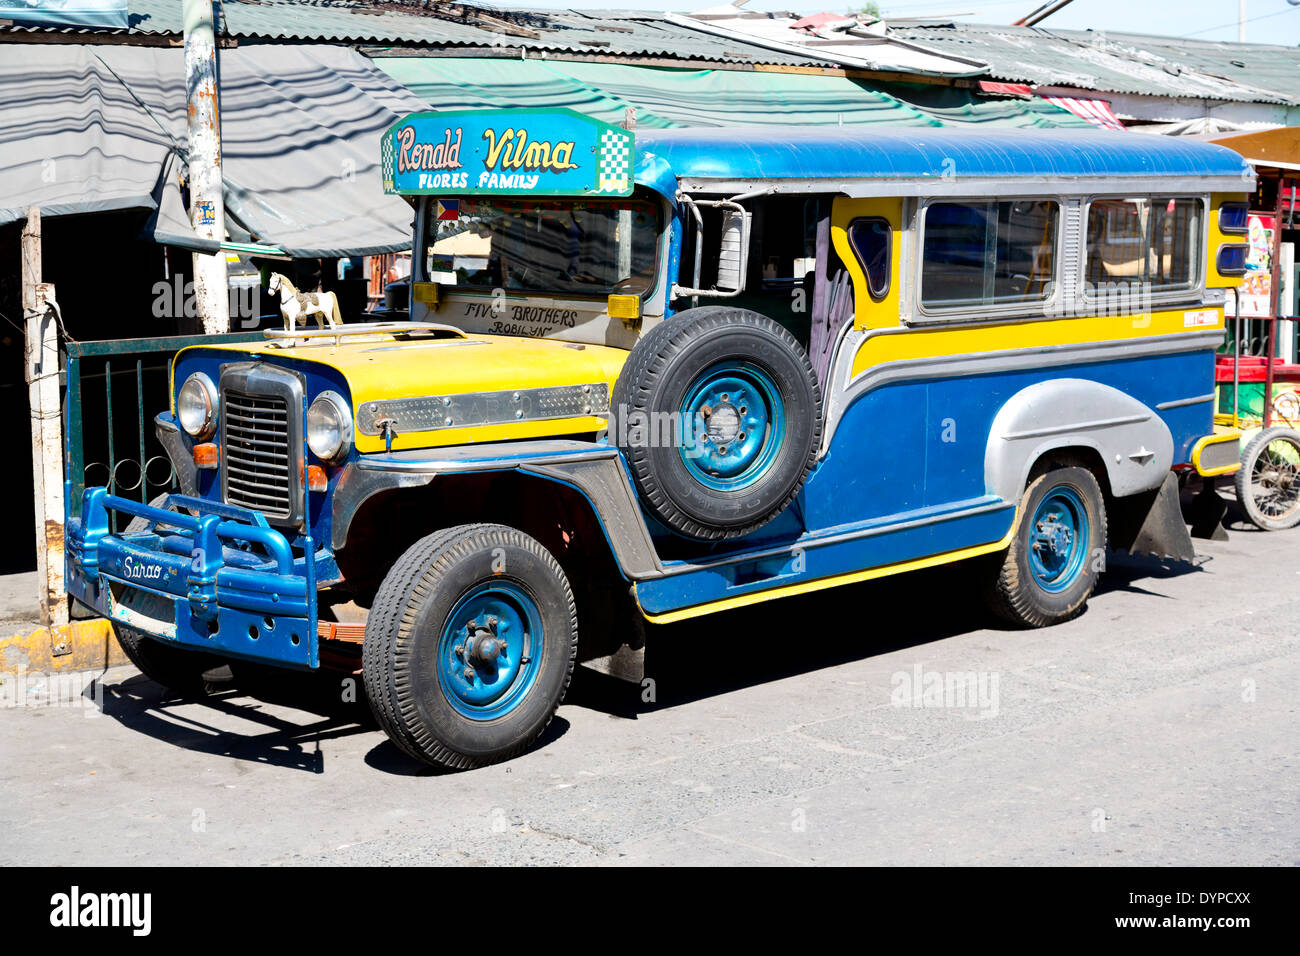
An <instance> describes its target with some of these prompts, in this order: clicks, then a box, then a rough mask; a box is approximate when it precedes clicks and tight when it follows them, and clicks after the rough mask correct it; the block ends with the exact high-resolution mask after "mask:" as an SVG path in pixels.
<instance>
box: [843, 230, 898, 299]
mask: <svg viewBox="0 0 1300 956" xmlns="http://www.w3.org/2000/svg"><path fill="white" fill-rule="evenodd" d="M849 245H850V246H851V247H852V249H853V254H854V255H855V256H857V257H858V263H859V264H860V265H861V266H862V271H863V272H865V273H866V276H867V292H869V293H870V294H871V298H873V299H875V300H876V301H877V302H879V301H880V300H881V299H883V298H884V297H885V296H886V295H888V294H889V265H890V255H891V251H892V249H893V230H892V229H891V228H890V225H889V221H888V220H886V219H880V218H878V217H874V216H873V217H866V218H862V219H854V220H853V221H852V222H851V223H849Z"/></svg>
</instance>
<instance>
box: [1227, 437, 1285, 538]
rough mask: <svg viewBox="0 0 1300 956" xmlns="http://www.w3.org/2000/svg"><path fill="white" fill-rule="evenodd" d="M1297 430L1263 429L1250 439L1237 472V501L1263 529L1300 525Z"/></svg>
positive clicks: (1270, 529) (1248, 516) (1269, 529)
mask: <svg viewBox="0 0 1300 956" xmlns="http://www.w3.org/2000/svg"><path fill="white" fill-rule="evenodd" d="M1297 461H1300V432H1297V431H1295V430H1294V429H1291V428H1281V427H1276V428H1266V429H1264V430H1263V431H1261V432H1260V433H1259V434H1258V435H1256V436H1255V437H1254V438H1253V439H1251V441H1250V443H1249V444H1248V445H1247V446H1246V451H1245V452H1244V453H1243V454H1242V456H1241V469H1240V470H1239V471H1238V472H1237V475H1236V485H1237V502H1238V503H1239V504H1240V505H1241V510H1242V511H1244V512H1246V517H1247V518H1249V519H1250V521H1251V523H1252V524H1254V525H1255V526H1256V527H1258V528H1262V529H1263V530H1265V531H1285V530H1286V529H1288V528H1294V527H1295V526H1296V525H1298V524H1300V470H1297V467H1296V462H1297Z"/></svg>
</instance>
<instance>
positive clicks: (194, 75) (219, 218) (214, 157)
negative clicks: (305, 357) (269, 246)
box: [184, 0, 230, 335]
mask: <svg viewBox="0 0 1300 956" xmlns="http://www.w3.org/2000/svg"><path fill="white" fill-rule="evenodd" d="M184 22H185V97H186V115H187V117H188V123H187V128H188V133H189V137H188V138H189V177H188V178H189V187H190V224H191V225H193V227H194V231H195V232H196V233H197V234H198V235H199V236H200V237H201V238H203V239H214V240H216V241H217V242H222V241H224V240H225V238H226V205H225V202H224V200H223V198H222V179H221V117H220V112H219V110H218V108H217V47H216V40H215V37H214V35H213V29H212V0H184ZM194 303H195V306H196V308H197V309H198V314H199V319H200V320H201V321H202V323H203V332H204V334H205V335H217V334H220V333H222V332H229V331H230V291H229V284H228V281H227V277H226V256H225V253H224V252H221V253H218V254H217V255H205V254H203V253H201V252H196V253H194Z"/></svg>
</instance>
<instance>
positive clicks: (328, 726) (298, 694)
mask: <svg viewBox="0 0 1300 956" xmlns="http://www.w3.org/2000/svg"><path fill="white" fill-rule="evenodd" d="M973 570H974V568H972V567H971V565H970V564H969V563H962V564H954V565H947V566H942V567H937V568H929V569H926V570H921V571H914V572H911V573H908V574H902V575H897V576H894V577H889V578H883V579H879V580H876V581H868V582H864V583H861V584H855V585H847V586H844V587H838V588H830V589H827V590H825V591H819V592H814V593H812V594H805V595H800V596H797V597H789V598H783V599H780V600H776V601H771V602H767V603H763V604H756V605H751V606H750V607H745V608H739V609H737V610H734V611H729V612H723V613H719V614H714V615H708V616H705V617H702V618H696V619H694V620H689V621H682V622H679V623H676V624H668V625H647V633H646V643H647V648H648V650H647V656H646V674H647V676H648V677H650V678H651V679H652V680H653V681H654V685H653V695H648V694H647V688H646V687H645V686H644V685H642V684H637V683H632V682H628V681H624V680H619V679H617V678H613V677H609V676H607V675H605V674H600V673H597V672H595V671H593V670H590V669H588V668H585V667H578V668H576V669H575V673H574V679H573V683H572V685H571V686H570V688H569V692H568V695H567V697H566V699H565V703H566V706H576V707H583V708H586V709H589V710H593V711H596V712H598V713H603V714H606V715H608V716H610V717H614V718H622V719H627V720H635V719H636V718H637V716H638V715H640V714H642V713H647V712H649V711H652V710H657V709H661V708H667V707H678V706H682V705H684V704H688V703H691V702H693V701H696V700H700V699H703V698H707V697H712V696H716V695H720V694H725V693H729V692H731V691H735V690H740V689H742V688H745V687H751V686H755V685H760V684H765V683H770V682H772V681H777V680H783V679H786V678H789V677H797V676H799V675H800V674H807V673H812V672H815V671H819V670H823V669H825V668H829V667H835V666H838V665H841V664H845V663H848V662H849V661H855V660H863V659H866V658H870V657H874V656H877V655H881V654H887V653H890V652H892V651H896V650H900V649H903V648H908V647H916V646H919V645H923V644H928V643H931V642H933V641H938V640H943V639H945V638H951V637H956V636H959V635H963V634H968V633H971V632H975V631H980V630H984V629H993V630H1009V629H1010V627H1009V626H1008V625H1005V624H1003V623H1001V622H1000V621H998V620H996V619H995V618H994V617H993V616H992V615H991V614H990V613H989V612H988V611H987V610H986V609H985V607H984V604H983V602H982V600H981V598H980V593H979V587H978V580H979V575H978V574H974V573H972V571H973ZM1198 570H1200V567H1199V566H1198V564H1196V563H1191V564H1183V563H1179V562H1168V561H1161V560H1157V559H1155V558H1151V557H1148V556H1142V555H1137V556H1134V555H1129V554H1123V553H1112V554H1111V555H1109V556H1108V558H1107V573H1106V574H1105V575H1103V577H1102V580H1101V584H1100V586H1099V587H1098V590H1097V594H1098V595H1104V594H1106V593H1108V592H1111V591H1142V592H1145V593H1154V592H1148V591H1147V589H1145V588H1143V587H1141V585H1140V584H1139V583H1138V582H1140V581H1142V580H1161V579H1166V578H1171V577H1178V576H1181V575H1184V574H1191V573H1195V572H1197V571H1198ZM349 681H350V682H351V683H348V682H349ZM268 704H269V705H277V709H278V708H286V709H289V710H291V711H293V712H294V713H292V714H291V715H282V714H281V713H273V712H272V711H271V710H268V709H267V707H266V705H268ZM104 713H105V714H106V715H108V716H110V717H112V718H113V719H115V720H117V721H119V722H120V723H121V724H123V726H125V727H127V728H129V729H130V730H132V731H133V732H136V733H143V734H147V735H149V736H151V737H154V738H155V739H158V740H164V741H166V742H168V743H170V744H172V745H173V746H177V747H183V748H185V749H188V750H193V751H196V752H201V753H207V754H213V755H217V756H225V757H229V758H230V759H233V760H245V761H250V762H253V763H260V764H266V765H269V766H276V767H283V768H285V769H291V770H303V771H307V772H309V773H323V772H324V755H323V753H322V752H321V748H320V744H321V742H322V741H325V740H329V739H334V738H341V737H347V736H350V735H354V734H362V733H372V732H374V731H375V730H376V729H377V725H376V723H375V721H374V718H373V716H372V715H371V713H370V708H369V705H368V703H367V702H366V699H365V691H364V688H363V687H362V683H361V680H360V678H359V677H351V676H349V675H345V674H339V673H328V672H321V673H316V674H301V673H295V672H290V671H283V670H280V669H276V668H270V667H256V666H254V667H246V668H244V669H243V672H242V673H240V674H239V675H238V676H237V679H236V681H235V682H234V683H231V684H228V685H223V686H220V687H219V688H218V689H217V691H216V693H214V694H212V695H211V696H208V697H204V698H199V699H191V700H181V699H177V698H175V697H174V696H172V695H170V694H168V693H167V692H165V691H164V690H163V688H161V687H160V686H159V685H158V684H155V683H153V682H152V681H150V680H148V679H147V678H145V677H142V676H136V677H132V678H130V679H128V680H126V681H124V682H123V683H121V684H116V685H111V686H106V687H105V689H104ZM313 717H314V718H316V719H312V718H313ZM232 719H234V720H238V721H240V722H242V723H243V724H245V725H247V724H250V723H251V724H253V725H255V726H254V728H252V729H241V730H231V729H228V728H229V725H230V723H231V721H232ZM218 723H219V724H221V726H216V724H218ZM568 730H569V722H568V721H566V720H565V719H564V718H563V716H557V717H556V718H555V719H554V720H553V721H552V722H551V724H550V726H548V727H547V729H546V731H545V733H543V735H542V737H541V738H540V739H539V740H538V741H537V743H536V744H535V747H546V746H549V745H550V744H551V743H553V742H555V741H556V740H558V739H559V738H560V737H562V736H564V734H565V733H567V732H568ZM364 759H365V761H366V764H367V765H368V766H370V767H371V768H373V769H375V770H377V771H379V772H381V773H388V774H394V775H400V776H438V775H440V774H442V773H446V772H451V771H442V770H438V769H436V768H433V767H429V766H427V765H424V764H422V763H420V762H418V761H416V760H414V759H412V758H411V757H409V756H407V755H406V754H405V753H403V752H402V751H401V750H400V749H399V748H398V747H397V746H395V745H394V744H393V743H392V742H390V741H387V740H385V741H383V742H382V743H379V744H377V745H376V746H374V747H372V748H371V749H370V750H369V751H368V752H367V753H366V755H365V758H364Z"/></svg>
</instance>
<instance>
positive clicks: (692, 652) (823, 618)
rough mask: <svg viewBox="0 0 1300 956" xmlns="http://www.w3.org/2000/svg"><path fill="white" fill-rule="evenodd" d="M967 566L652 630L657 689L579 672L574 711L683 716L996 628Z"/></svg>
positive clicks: (651, 672) (652, 674)
mask: <svg viewBox="0 0 1300 956" xmlns="http://www.w3.org/2000/svg"><path fill="white" fill-rule="evenodd" d="M1000 626H1001V625H998V624H996V623H994V621H993V620H992V619H991V615H990V614H989V613H988V612H987V610H986V609H985V607H984V605H983V603H982V602H981V600H980V596H979V593H978V590H977V588H976V586H975V583H974V580H973V576H972V575H971V574H970V573H969V571H965V572H964V571H963V568H962V566H951V567H939V568H931V569H926V570H922V571H914V572H911V573H909V574H902V575H898V576H896V577H890V578H885V579H879V580H875V581H867V582H864V583H861V584H853V585H846V586H842V587H836V588H829V589H827V590H825V591H818V592H814V593H812V594H804V595H799V596H796V597H787V598H781V599H779V600H775V601H770V602H767V603H763V604H755V605H750V606H749V607H744V608H739V609H737V610H733V611H726V612H721V613H718V614H712V615H707V616H705V617H700V618H695V619H692V620H688V621H681V622H678V623H676V624H668V625H659V626H654V625H648V626H647V632H646V648H647V650H646V676H647V677H648V678H650V679H652V680H653V681H654V686H653V696H654V699H653V700H646V699H644V698H645V697H646V696H648V691H649V690H650V688H646V687H643V686H639V685H636V684H630V683H628V682H626V681H620V680H617V679H615V678H612V677H607V676H606V675H603V674H598V673H595V672H592V671H589V670H586V669H584V668H579V674H578V676H577V677H576V678H575V681H574V686H573V687H572V688H571V689H570V691H569V695H568V698H567V701H568V702H569V703H571V704H577V705H578V706H583V707H590V708H592V709H594V710H598V711H602V712H605V713H608V714H610V715H611V716H618V717H625V718H629V719H635V717H636V716H637V715H638V714H639V713H644V712H647V711H650V710H656V709H661V708H665V707H676V706H681V705H682V704H687V703H690V702H692V701H695V700H699V699H701V698H704V697H710V696H714V695H717V694H725V693H728V692H731V691H734V690H739V689H741V688H744V687H751V686H754V685H758V684H764V683H768V682H771V681H776V680H782V679H785V678H788V677H796V676H798V675H800V674H806V673H811V672H814V671H819V670H823V669H825V668H828V667H835V666H837V665H840V664H844V663H847V662H849V661H854V660H862V659H864V658H869V657H874V656H876V655H878V654H887V653H889V652H891V651H895V650H899V649H901V648H906V647H914V646H917V645H921V644H927V643H929V642H931V641H936V640H942V639H944V638H948V637H953V636H955V635H959V634H964V633H968V632H970V631H978V630H981V629H984V628H988V627H994V628H998V627H1000Z"/></svg>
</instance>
